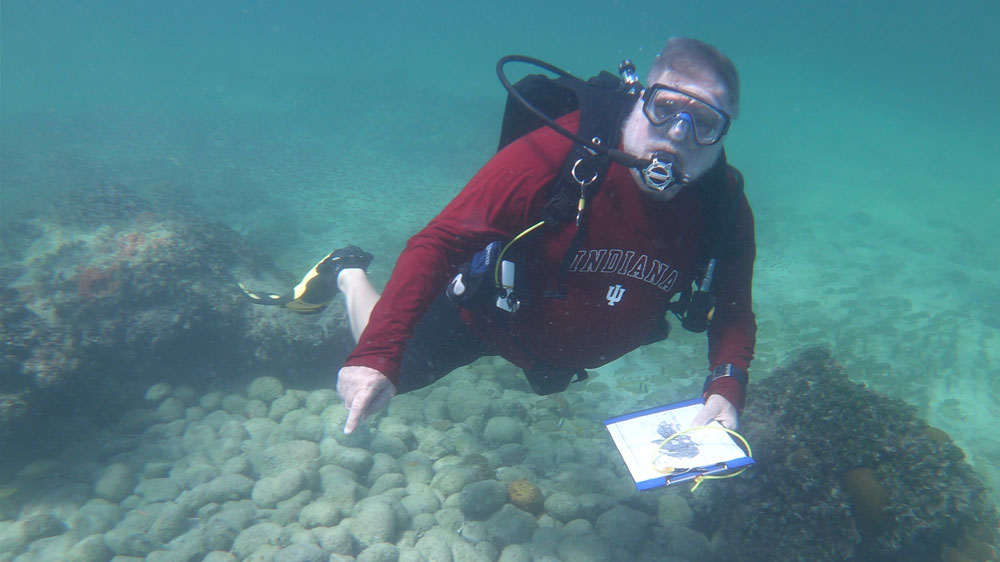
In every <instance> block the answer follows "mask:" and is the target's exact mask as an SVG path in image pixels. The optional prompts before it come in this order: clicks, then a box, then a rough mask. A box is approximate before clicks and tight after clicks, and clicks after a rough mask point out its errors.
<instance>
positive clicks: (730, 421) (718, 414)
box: [691, 394, 740, 431]
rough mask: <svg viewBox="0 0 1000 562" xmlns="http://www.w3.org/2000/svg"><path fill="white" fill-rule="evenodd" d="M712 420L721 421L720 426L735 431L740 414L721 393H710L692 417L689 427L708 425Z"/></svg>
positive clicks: (738, 423)
mask: <svg viewBox="0 0 1000 562" xmlns="http://www.w3.org/2000/svg"><path fill="white" fill-rule="evenodd" d="M713 420H715V421H718V422H719V423H721V424H722V427H724V428H726V429H732V430H733V431H735V430H736V428H737V427H739V425H740V414H739V412H737V411H736V408H735V407H733V405H732V404H730V403H729V400H726V399H725V398H723V397H722V395H721V394H712V395H711V396H709V397H708V400H706V401H705V405H704V406H702V407H701V411H699V412H698V415H697V416H695V417H694V421H693V422H691V427H701V426H703V425H708V424H709V423H710V422H712V421H713Z"/></svg>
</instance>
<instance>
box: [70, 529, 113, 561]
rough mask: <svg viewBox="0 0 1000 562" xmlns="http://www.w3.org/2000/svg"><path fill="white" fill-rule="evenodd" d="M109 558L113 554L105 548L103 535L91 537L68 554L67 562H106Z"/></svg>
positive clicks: (75, 546)
mask: <svg viewBox="0 0 1000 562" xmlns="http://www.w3.org/2000/svg"><path fill="white" fill-rule="evenodd" d="M109 558H111V552H110V551H109V550H108V547H106V546H104V539H103V537H102V536H101V535H90V536H89V537H87V538H85V539H83V540H82V541H80V542H78V543H76V544H75V545H73V548H70V549H69V552H67V553H66V560H67V562H106V561H107V560H108V559H109Z"/></svg>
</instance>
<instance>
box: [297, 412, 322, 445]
mask: <svg viewBox="0 0 1000 562" xmlns="http://www.w3.org/2000/svg"><path fill="white" fill-rule="evenodd" d="M295 437H296V438H297V439H302V440H305V441H314V442H319V441H320V440H321V439H323V420H321V419H319V416H317V415H314V414H307V415H305V416H303V417H302V418H301V419H299V421H298V422H296V423H295Z"/></svg>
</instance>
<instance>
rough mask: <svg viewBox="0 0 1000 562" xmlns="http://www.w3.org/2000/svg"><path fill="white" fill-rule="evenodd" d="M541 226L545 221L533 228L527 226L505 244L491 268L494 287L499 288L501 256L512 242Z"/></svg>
mask: <svg viewBox="0 0 1000 562" xmlns="http://www.w3.org/2000/svg"><path fill="white" fill-rule="evenodd" d="M543 224H545V221H538V223H536V224H535V225H534V226H529V227H528V228H526V229H524V230H523V231H522V232H521V234H518V235H517V236H515V237H514V239H513V240H511V241H510V242H507V244H506V245H505V246H504V247H503V248H502V249H501V250H500V255H498V256H497V263H496V265H495V266H494V267H493V284H494V285H496V286H497V287H499V286H500V264H501V263H503V255H504V254H506V253H507V250H508V249H509V248H510V247H511V246H512V245H514V242H517V241H518V240H520V239H521V238H524V237H525V236H527V235H528V234H530V233H531V232H532V231H534V230H535V229H536V228H538V227H540V226H542V225H543Z"/></svg>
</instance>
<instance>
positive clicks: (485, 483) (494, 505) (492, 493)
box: [459, 480, 507, 521]
mask: <svg viewBox="0 0 1000 562" xmlns="http://www.w3.org/2000/svg"><path fill="white" fill-rule="evenodd" d="M505 503H507V487H506V486H504V485H503V484H502V483H500V482H498V481H496V480H482V481H480V482H473V483H472V484H469V485H468V486H466V487H465V488H463V489H462V492H461V493H460V494H459V509H461V510H462V513H463V514H465V516H466V517H468V518H469V519H473V520H477V521H481V520H483V519H486V518H487V517H489V516H490V515H492V514H493V512H495V511H496V510H498V509H500V506H502V505H503V504H505Z"/></svg>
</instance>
